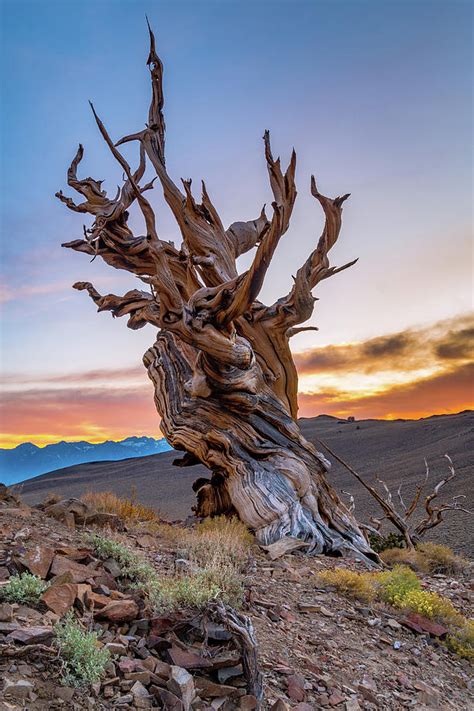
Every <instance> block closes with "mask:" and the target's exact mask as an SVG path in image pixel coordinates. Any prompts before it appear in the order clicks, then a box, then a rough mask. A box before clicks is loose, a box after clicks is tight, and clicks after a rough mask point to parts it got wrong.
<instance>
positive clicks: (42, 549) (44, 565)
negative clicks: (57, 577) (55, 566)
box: [22, 544, 54, 578]
mask: <svg viewBox="0 0 474 711" xmlns="http://www.w3.org/2000/svg"><path fill="white" fill-rule="evenodd" d="M53 558H54V549H53V548H48V547H47V546H42V545H40V544H37V545H35V546H34V548H32V549H31V550H29V551H28V552H27V553H26V554H25V556H24V557H23V560H22V562H23V564H24V565H26V567H27V568H28V570H29V571H30V573H33V575H38V576H39V577H40V578H46V576H47V575H48V571H49V569H50V567H51V563H52V561H53Z"/></svg>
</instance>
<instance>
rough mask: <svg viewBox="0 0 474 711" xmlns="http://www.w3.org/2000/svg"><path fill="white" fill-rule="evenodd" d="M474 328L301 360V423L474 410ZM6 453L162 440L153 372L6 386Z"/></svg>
mask: <svg viewBox="0 0 474 711" xmlns="http://www.w3.org/2000/svg"><path fill="white" fill-rule="evenodd" d="M473 343H474V318H473V317H471V316H468V315H466V316H460V317H457V318H454V319H448V320H445V321H441V322H438V323H435V324H432V325H431V326H427V327H424V328H418V329H411V330H407V331H403V332H399V333H392V334H388V335H386V336H380V337H377V338H372V339H369V340H366V341H362V342H357V343H348V344H341V345H335V346H325V347H324V346H323V347H319V348H313V349H308V350H305V351H302V352H299V353H296V354H295V361H296V364H297V367H298V371H299V376H300V381H299V382H300V398H299V402H300V415H301V416H302V417H313V416H315V415H319V414H328V415H334V416H337V417H348V416H350V415H352V416H355V417H356V418H357V419H362V418H380V419H396V418H405V419H411V418H420V417H426V416H429V415H432V414H441V413H455V412H459V411H461V410H465V409H470V408H472V407H473V405H474V386H473V383H474V365H473V363H472V355H473ZM4 400H5V405H6V411H8V418H5V419H4V422H3V427H2V430H3V431H2V437H1V446H2V447H7V448H9V447H15V446H16V445H18V444H20V443H21V442H24V441H30V442H33V443H35V444H37V445H40V446H41V445H46V444H50V443H52V442H56V441H58V440H62V439H64V440H81V439H83V440H87V441H89V442H102V441H104V440H106V439H122V438H125V437H128V436H130V434H135V435H147V436H152V437H160V430H159V419H158V415H157V414H156V410H155V407H154V403H153V392H152V388H151V385H150V383H149V381H148V378H147V377H146V372H145V370H144V369H143V368H142V367H141V366H140V365H137V366H136V367H132V368H129V369H123V368H122V369H115V370H114V369H111V370H110V371H104V372H103V371H87V372H83V373H77V374H67V375H64V376H53V377H49V378H47V377H45V378H43V379H40V378H35V379H33V378H31V379H29V378H22V379H19V378H17V379H15V378H14V377H11V378H9V379H8V378H7V381H6V385H5V390H4Z"/></svg>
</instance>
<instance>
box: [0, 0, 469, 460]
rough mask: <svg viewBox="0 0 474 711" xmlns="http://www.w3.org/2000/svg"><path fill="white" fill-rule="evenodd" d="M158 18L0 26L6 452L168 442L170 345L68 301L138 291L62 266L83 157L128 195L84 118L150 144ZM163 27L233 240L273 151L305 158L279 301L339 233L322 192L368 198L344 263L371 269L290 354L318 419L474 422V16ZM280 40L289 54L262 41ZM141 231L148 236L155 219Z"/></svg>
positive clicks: (346, 283) (168, 90)
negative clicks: (160, 373)
mask: <svg viewBox="0 0 474 711" xmlns="http://www.w3.org/2000/svg"><path fill="white" fill-rule="evenodd" d="M147 4H148V3H147V2H142V1H141V0H134V1H133V2H128V1H126V0H124V1H123V2H122V3H121V4H120V5H117V4H116V3H114V2H113V0H104V1H103V2H102V3H100V4H98V3H94V2H91V0H89V1H86V2H82V3H76V2H71V3H70V4H68V6H67V9H66V10H65V11H64V8H62V10H61V11H59V10H60V8H61V5H60V4H59V3H58V2H57V1H56V0H43V2H42V3H41V4H39V3H35V2H33V1H32V0H17V1H16V2H13V1H12V0H7V1H6V2H4V3H3V5H2V7H1V13H2V19H3V23H2V25H3V36H2V39H3V42H2V48H1V52H2V59H3V62H2V67H1V72H2V79H3V82H2V86H3V90H2V98H3V104H4V107H5V110H4V112H3V114H4V115H3V118H2V130H1V135H2V154H3V161H2V165H1V178H2V196H3V199H2V204H1V213H2V227H3V233H4V234H5V235H8V236H9V237H8V239H4V241H3V245H2V263H3V269H2V272H3V274H2V282H3V283H2V288H1V295H2V301H3V312H4V318H3V327H2V333H1V338H2V345H1V355H2V374H3V415H2V427H1V430H2V432H1V433H0V446H1V447H3V448H8V449H11V448H14V447H15V446H17V445H18V444H21V443H23V442H27V441H29V442H32V443H34V444H37V445H40V446H46V445H48V444H52V443H55V442H57V441H58V440H62V441H68V440H69V441H81V440H82V441H88V442H90V443H91V444H97V443H99V442H101V441H107V440H111V441H118V440H120V439H124V438H127V437H128V436H138V437H140V436H148V437H153V438H154V439H161V437H157V436H156V435H157V434H160V432H159V418H158V415H157V413H156V410H155V407H154V403H153V389H152V387H151V385H150V383H149V381H148V378H147V377H146V371H145V369H144V368H143V366H141V357H142V354H143V352H144V351H145V350H146V349H147V348H148V347H149V346H150V345H151V344H152V343H153V340H154V331H153V329H152V328H150V327H149V326H147V327H146V328H144V329H143V330H141V331H138V332H136V331H134V332H132V331H130V330H128V329H127V328H126V325H125V323H124V322H123V321H122V320H120V319H112V318H111V317H110V315H109V314H99V315H97V313H96V309H95V307H94V305H93V304H91V303H90V301H89V300H88V299H87V298H86V296H85V295H83V294H79V293H77V292H74V291H73V290H72V289H71V285H72V284H73V283H74V282H75V281H80V280H87V281H89V280H90V281H92V282H93V283H94V285H95V286H96V287H97V288H99V290H100V291H101V292H103V293H107V292H108V291H111V292H117V293H123V292H124V291H126V290H128V289H130V288H134V287H136V286H137V285H138V282H137V281H134V280H133V279H132V278H131V277H130V275H128V274H125V273H123V272H119V271H118V270H113V269H110V268H108V267H106V266H105V265H103V264H101V263H100V260H97V261H95V262H94V263H93V264H91V263H90V262H89V260H87V259H84V258H83V259H81V257H80V255H75V254H70V253H68V251H67V250H64V249H61V247H60V244H61V242H64V241H68V240H70V239H74V238H75V237H78V236H79V234H80V231H81V224H80V220H79V221H77V220H76V219H75V217H76V216H74V215H70V214H68V213H67V211H66V209H64V206H62V205H60V203H59V202H58V201H57V200H55V198H54V193H55V192H56V191H57V190H60V189H63V190H65V186H66V171H67V168H68V165H69V163H70V160H71V158H72V156H73V155H74V153H75V150H76V148H77V144H78V143H79V142H81V143H83V144H84V146H85V157H84V167H82V166H81V175H87V174H90V175H93V176H94V177H97V178H105V183H106V187H107V189H109V190H110V191H113V189H114V183H117V182H120V181H121V171H118V170H117V167H116V166H115V165H114V162H113V160H112V159H111V158H110V157H109V155H108V152H107V149H106V147H105V146H104V143H103V141H102V139H101V137H100V136H99V134H98V132H97V130H96V127H95V125H94V122H93V120H92V117H91V115H90V110H89V107H88V104H87V100H88V99H89V98H91V99H92V100H93V101H94V102H95V106H96V108H97V110H98V112H99V114H100V116H101V118H102V119H103V120H104V122H105V124H106V126H107V127H108V129H109V130H110V132H111V134H112V135H113V136H117V137H118V136H120V135H124V134H126V133H130V132H133V131H136V130H138V129H140V128H141V127H142V126H143V124H144V123H145V120H146V117H147V112H148V104H149V95H150V87H149V78H148V71H147V69H146V66H145V61H146V57H147V54H148V37H147V30H146V24H145V20H144V15H145V10H146V9H147ZM184 6H186V13H184V14H183V12H182V10H183V7H184ZM148 10H149V8H148ZM148 15H149V17H150V22H151V24H152V25H153V27H154V28H155V31H156V35H157V42H158V51H159V53H160V56H161V59H162V61H163V63H164V91H165V106H164V112H165V119H166V123H167V151H168V164H169V166H170V171H171V172H172V174H173V176H176V177H179V176H183V177H187V176H192V177H193V178H194V179H195V181H197V180H198V179H199V178H201V177H203V178H205V179H206V184H207V187H208V189H209V192H210V194H211V197H212V198H213V200H214V202H215V204H216V206H217V208H218V210H219V211H220V214H221V215H222V218H223V221H224V223H225V225H228V224H230V223H231V222H233V221H235V220H247V219H252V218H254V217H255V216H256V215H257V214H258V213H259V212H260V209H261V206H262V204H263V203H265V202H267V203H268V202H269V192H268V179H267V177H266V175H265V165H264V159H263V146H262V141H261V136H262V134H263V130H264V129H265V128H266V127H268V128H269V129H270V131H271V135H272V146H273V149H274V153H275V154H276V155H281V156H282V161H283V162H285V161H286V160H287V157H288V156H289V154H290V151H291V148H292V146H293V145H294V146H295V148H296V153H297V158H298V164H297V187H298V198H297V202H296V207H295V212H294V216H293V225H292V226H291V227H290V230H289V231H288V234H287V235H286V236H285V237H284V238H283V239H282V241H281V244H280V245H279V247H278V252H277V255H276V257H275V260H274V263H273V262H272V266H271V270H270V274H269V276H268V278H267V280H266V282H265V285H264V288H263V290H262V300H263V301H266V302H271V301H272V300H275V299H276V298H278V297H279V296H281V294H282V293H285V291H286V289H287V287H288V284H291V274H294V273H295V270H296V269H297V268H298V267H299V265H300V264H301V263H302V261H303V260H304V259H305V258H306V257H307V255H308V254H309V253H310V251H311V249H313V247H314V244H315V241H316V239H317V238H318V236H319V234H320V231H321V226H322V223H323V221H322V215H321V211H320V210H318V206H317V205H316V204H314V203H315V201H314V199H312V198H311V196H310V195H309V189H308V187H309V176H310V174H311V173H314V174H315V175H316V178H317V181H318V185H319V186H320V188H321V190H322V191H323V192H324V193H325V194H327V195H330V196H335V195H337V194H343V193H345V192H351V193H352V195H351V198H350V200H349V201H348V203H347V204H346V206H345V208H344V217H343V227H342V232H341V237H340V239H339V242H338V244H337V245H336V247H335V249H334V255H333V253H332V252H331V263H332V264H335V265H337V264H343V263H345V262H347V261H349V260H351V259H353V258H354V257H359V261H358V263H357V264H356V265H355V266H354V267H352V268H351V269H350V270H348V271H347V272H344V273H343V274H341V275H339V276H337V277H335V278H334V279H331V280H328V282H324V283H323V284H321V285H319V286H318V288H317V289H316V290H315V295H316V296H317V297H318V298H319V299H320V300H319V301H318V305H317V309H316V311H315V314H314V316H313V317H312V318H311V319H310V320H309V321H308V324H307V325H313V326H315V325H317V326H318V327H319V331H318V332H317V333H316V334H314V333H311V334H308V333H305V334H299V335H298V336H296V337H295V338H294V339H293V340H292V344H293V346H294V348H293V351H294V355H295V362H296V365H297V368H298V372H299V376H300V383H299V404H300V412H299V416H300V417H315V416H318V415H319V414H323V413H324V414H327V415H330V416H335V417H341V418H347V417H348V416H355V417H356V419H358V420H360V419H382V420H396V419H422V418H426V417H431V416H433V415H441V414H456V413H458V412H462V411H464V410H469V409H472V408H473V406H474V398H473V386H472V383H473V380H474V366H473V365H472V355H473V347H472V342H473V341H474V339H473V336H474V317H473V315H472V312H471V309H472V266H471V263H472V246H471V243H470V234H471V231H472V218H471V195H470V189H469V188H470V186H471V185H472V163H471V160H470V158H469V147H470V143H471V118H472V107H471V103H470V99H471V98H472V83H471V80H472V73H471V72H470V71H469V70H468V69H467V67H470V66H471V62H470V60H471V59H472V43H471V34H470V29H469V27H470V23H469V19H470V17H471V8H470V4H469V3H467V2H464V1H463V0H453V2H452V3H449V6H448V5H446V6H445V5H442V4H434V3H425V2H422V1H418V0H414V1H413V2H411V3H410V4H404V3H398V2H387V3H384V4H383V7H382V4H380V3H378V2H376V0H357V1H354V2H346V1H341V2H339V3H337V4H335V3H333V2H329V1H322V2H318V3H309V2H303V1H301V2H289V1H287V0H284V1H282V2H279V3H277V4H275V5H274V7H273V11H272V13H270V14H269V13H268V10H267V7H266V4H265V3H264V2H252V3H251V2H246V1H244V0H240V1H239V2H229V3H226V4H225V5H224V4H218V3H214V2H210V1H205V0H202V1H201V2H200V3H196V4H193V3H187V2H184V1H183V2H179V3H175V4H171V3H167V4H163V5H162V6H161V7H160V8H159V10H157V11H154V12H152V13H150V12H148ZM261 27H265V28H266V29H265V32H266V33H268V35H269V36H272V37H275V38H276V40H277V41H275V42H274V43H262V42H261ZM125 28H126V29H125ZM71 36H72V37H74V39H75V41H74V42H71V41H70V38H71ZM278 38H280V41H278ZM211 40H212V41H211ZM124 47H126V49H124ZM190 66H191V70H190ZM196 78H198V80H197V81H196ZM118 88H123V89H124V91H123V92H121V91H118V90H117V89H118ZM32 105H33V106H34V112H33V111H31V106H32ZM249 107H250V108H249ZM328 107H329V108H328ZM25 136H28V140H27V141H25V140H24V137H25ZM125 152H126V154H127V156H130V158H131V159H132V158H133V160H135V159H136V155H135V153H134V152H133V148H130V147H129V148H127V149H126V151H125ZM25 176H28V177H29V178H30V180H29V182H25ZM65 192H66V194H70V192H71V191H70V190H69V189H67V190H66V191H65ZM150 195H151V196H152V198H151V199H152V201H153V204H154V205H157V206H158V208H159V209H158V210H157V222H158V227H159V229H160V234H161V236H162V238H163V239H175V240H176V235H177V233H178V229H177V227H176V225H175V224H174V222H173V220H172V218H171V216H170V215H169V214H168V212H167V211H166V210H165V209H164V203H163V199H162V196H161V195H160V191H159V190H157V189H155V190H153V191H152V192H151V193H150ZM131 225H132V227H134V228H136V230H137V232H136V233H137V234H139V233H140V230H141V222H140V219H139V216H138V215H137V214H136V211H135V213H133V215H132V218H131ZM246 260H247V257H245V258H244V259H241V260H239V264H240V265H241V266H242V268H245V267H246V265H247V264H248V262H247V261H246ZM111 352H112V353H113V356H112V357H111V356H110V353H111ZM131 423H133V428H132V429H133V430H134V431H135V432H136V434H135V435H129V434H128V433H129V431H130V429H131Z"/></svg>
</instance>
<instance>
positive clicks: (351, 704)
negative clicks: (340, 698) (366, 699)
mask: <svg viewBox="0 0 474 711" xmlns="http://www.w3.org/2000/svg"><path fill="white" fill-rule="evenodd" d="M345 711H361V708H360V704H359V702H358V701H357V699H356V698H351V699H347V701H346V704H345Z"/></svg>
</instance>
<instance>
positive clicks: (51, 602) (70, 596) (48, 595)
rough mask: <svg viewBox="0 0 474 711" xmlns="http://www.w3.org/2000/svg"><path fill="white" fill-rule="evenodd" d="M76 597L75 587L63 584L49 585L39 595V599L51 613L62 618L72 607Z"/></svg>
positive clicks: (71, 584) (70, 584)
mask: <svg viewBox="0 0 474 711" xmlns="http://www.w3.org/2000/svg"><path fill="white" fill-rule="evenodd" d="M76 595H77V585H74V584H73V583H65V584H64V585H50V587H49V588H48V589H47V590H45V592H44V593H43V594H42V595H41V599H42V601H43V602H44V603H45V604H46V606H47V607H48V608H49V609H50V610H51V611H52V612H54V613H55V614H56V615H59V616H60V617H62V616H63V615H65V614H66V612H67V611H68V610H69V609H70V608H71V607H72V606H73V605H74V600H75V599H76Z"/></svg>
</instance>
